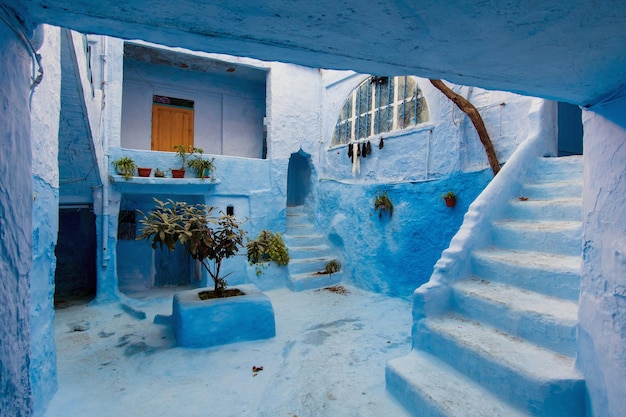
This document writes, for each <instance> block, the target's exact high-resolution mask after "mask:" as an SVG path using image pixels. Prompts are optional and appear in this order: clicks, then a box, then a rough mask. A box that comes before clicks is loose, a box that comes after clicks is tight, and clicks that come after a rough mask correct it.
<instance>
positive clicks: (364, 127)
mask: <svg viewBox="0 0 626 417" xmlns="http://www.w3.org/2000/svg"><path fill="white" fill-rule="evenodd" d="M370 121H371V117H369V114H364V115H362V116H361V117H359V119H358V125H357V126H358V132H357V135H356V138H357V139H361V138H366V137H368V136H369V135H370Z"/></svg>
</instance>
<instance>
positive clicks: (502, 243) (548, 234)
mask: <svg viewBox="0 0 626 417" xmlns="http://www.w3.org/2000/svg"><path fill="white" fill-rule="evenodd" d="M492 238H493V244H494V246H498V247H502V248H504V249H511V250H524V249H527V248H532V249H533V250H534V251H541V252H547V253H556V254H560V255H570V256H576V255H578V256H581V255H582V222H580V221H562V220H542V221H536V220H509V219H506V220H500V221H496V222H493V229H492Z"/></svg>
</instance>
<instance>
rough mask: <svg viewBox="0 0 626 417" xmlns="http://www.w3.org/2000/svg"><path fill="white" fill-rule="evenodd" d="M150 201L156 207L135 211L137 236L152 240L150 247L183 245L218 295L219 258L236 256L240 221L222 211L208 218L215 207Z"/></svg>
mask: <svg viewBox="0 0 626 417" xmlns="http://www.w3.org/2000/svg"><path fill="white" fill-rule="evenodd" d="M154 200H155V201H156V203H157V206H156V207H155V208H154V209H153V210H151V211H150V212H148V214H147V215H146V214H144V213H143V212H141V211H139V213H140V214H141V215H142V216H143V219H141V220H140V221H139V223H140V224H141V225H142V226H141V234H140V235H139V236H138V237H137V239H138V240H139V239H147V240H150V239H152V248H154V249H156V247H157V245H161V246H163V245H165V246H167V247H168V248H169V249H170V250H172V251H173V250H174V248H175V247H176V244H177V243H180V244H181V245H183V246H185V248H187V251H188V252H189V254H190V255H191V257H192V258H193V259H196V260H198V261H200V262H201V263H202V265H203V266H204V268H205V269H206V270H207V272H208V273H209V275H210V276H211V278H212V279H213V281H214V283H215V292H216V293H218V294H219V293H220V292H221V291H222V290H224V289H225V288H226V281H225V280H224V279H223V278H222V277H220V268H221V265H222V261H223V260H224V259H226V258H230V257H231V256H234V255H236V254H237V252H239V249H240V248H241V247H243V240H244V238H245V236H246V232H245V231H244V230H241V229H240V226H241V225H242V224H243V223H242V222H239V221H237V220H236V219H235V217H233V216H227V215H224V214H222V215H221V216H219V217H217V218H216V217H211V216H210V215H211V213H212V211H213V210H214V209H215V208H214V207H207V206H206V205H204V204H195V205H190V204H187V203H185V202H181V201H173V200H170V199H168V200H167V201H166V202H163V201H160V200H157V199H156V198H155V199H154ZM207 259H208V260H210V261H212V265H211V264H209V263H207V262H206V260H207Z"/></svg>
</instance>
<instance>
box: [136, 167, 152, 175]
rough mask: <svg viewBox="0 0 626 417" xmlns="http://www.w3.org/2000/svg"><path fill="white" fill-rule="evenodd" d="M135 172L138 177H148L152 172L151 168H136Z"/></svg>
mask: <svg viewBox="0 0 626 417" xmlns="http://www.w3.org/2000/svg"><path fill="white" fill-rule="evenodd" d="M137 172H138V173H139V176H140V177H149V176H150V173H151V172H152V168H137Z"/></svg>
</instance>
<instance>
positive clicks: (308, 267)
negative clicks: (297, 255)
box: [287, 258, 330, 275]
mask: <svg viewBox="0 0 626 417" xmlns="http://www.w3.org/2000/svg"><path fill="white" fill-rule="evenodd" d="M329 260H330V259H325V258H323V259H316V258H309V259H304V260H300V261H298V260H296V259H291V260H290V261H289V265H288V266H287V270H288V271H289V274H290V275H298V274H307V273H310V272H320V271H324V270H325V269H326V264H327V263H328V261H329Z"/></svg>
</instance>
